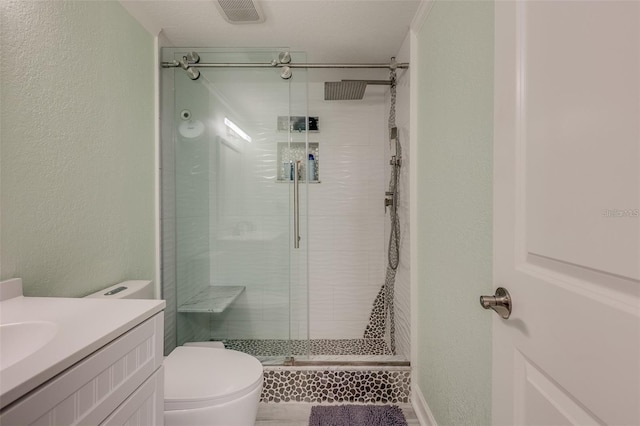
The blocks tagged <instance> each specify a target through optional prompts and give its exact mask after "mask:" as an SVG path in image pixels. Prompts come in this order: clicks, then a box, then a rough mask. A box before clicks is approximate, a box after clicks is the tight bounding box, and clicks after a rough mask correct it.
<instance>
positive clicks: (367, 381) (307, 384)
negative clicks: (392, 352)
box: [260, 366, 411, 403]
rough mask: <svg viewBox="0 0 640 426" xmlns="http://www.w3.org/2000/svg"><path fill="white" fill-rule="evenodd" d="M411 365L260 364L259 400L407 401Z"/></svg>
mask: <svg viewBox="0 0 640 426" xmlns="http://www.w3.org/2000/svg"><path fill="white" fill-rule="evenodd" d="M410 396H411V367H409V366H402V367H371V366H369V367H356V366H332V367H327V366H317V367H312V366H304V367H264V384H263V388H262V395H261V397H260V402H263V403H280V402H309V403H342V402H351V403H409V402H410Z"/></svg>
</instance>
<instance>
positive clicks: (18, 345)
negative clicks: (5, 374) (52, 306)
mask: <svg viewBox="0 0 640 426" xmlns="http://www.w3.org/2000/svg"><path fill="white" fill-rule="evenodd" d="M57 332H58V326H57V325H56V324H55V323H53V322H49V321H27V322H16V323H10V324H0V370H4V369H5V368H7V367H10V366H12V365H13V364H15V363H16V362H18V361H21V360H22V359H23V358H26V357H28V356H29V355H31V354H33V353H35V352H37V351H38V349H40V348H42V347H43V346H44V345H46V344H47V343H49V342H50V341H51V339H53V338H54V336H55V335H56V333H57Z"/></svg>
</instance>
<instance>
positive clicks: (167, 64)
mask: <svg viewBox="0 0 640 426" xmlns="http://www.w3.org/2000/svg"><path fill="white" fill-rule="evenodd" d="M180 66H181V65H180V62H178V61H176V60H174V61H171V62H162V68H179V67H180ZM190 66H191V67H193V68H283V67H289V68H359V69H363V68H370V69H373V68H381V69H390V70H393V69H396V68H400V69H407V68H409V63H408V62H402V63H396V62H391V63H388V64H317V63H300V64H294V63H288V64H285V63H278V62H276V61H272V62H269V63H248V62H247V63H211V62H209V63H206V62H199V63H197V64H190Z"/></svg>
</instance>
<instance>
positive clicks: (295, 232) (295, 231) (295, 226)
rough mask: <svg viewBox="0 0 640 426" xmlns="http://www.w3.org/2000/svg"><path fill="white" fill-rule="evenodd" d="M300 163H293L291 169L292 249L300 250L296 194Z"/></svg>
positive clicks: (298, 198) (298, 212)
mask: <svg viewBox="0 0 640 426" xmlns="http://www.w3.org/2000/svg"><path fill="white" fill-rule="evenodd" d="M299 172H300V161H296V162H294V169H293V248H300V195H299V193H298V188H299V187H300V185H299Z"/></svg>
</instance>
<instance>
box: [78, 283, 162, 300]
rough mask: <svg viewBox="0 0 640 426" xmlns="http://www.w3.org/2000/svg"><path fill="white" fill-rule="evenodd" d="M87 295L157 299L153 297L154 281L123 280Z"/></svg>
mask: <svg viewBox="0 0 640 426" xmlns="http://www.w3.org/2000/svg"><path fill="white" fill-rule="evenodd" d="M85 297H90V298H104V299H155V298H154V297H153V281H146V280H131V281H123V282H121V283H119V284H116V285H112V286H111V287H107V288H105V289H103V290H100V291H96V292H95V293H93V294H90V295H88V296H85Z"/></svg>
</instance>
